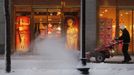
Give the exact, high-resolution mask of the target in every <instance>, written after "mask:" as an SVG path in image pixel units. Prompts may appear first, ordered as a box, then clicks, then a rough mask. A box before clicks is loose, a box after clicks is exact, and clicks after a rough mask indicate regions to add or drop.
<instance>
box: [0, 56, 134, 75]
mask: <svg viewBox="0 0 134 75" xmlns="http://www.w3.org/2000/svg"><path fill="white" fill-rule="evenodd" d="M26 57H27V58H26ZM33 57H34V58H33ZM92 59H94V58H92ZM133 59H134V58H133ZM112 60H113V61H121V60H122V56H117V57H113V58H110V59H107V60H106V61H112ZM133 61H134V60H132V62H133ZM66 62H67V61H65V60H64V61H63V60H44V59H41V58H40V59H38V57H35V56H24V57H12V72H11V73H10V74H7V73H6V72H5V60H4V59H0V75H82V74H80V72H79V71H78V70H77V69H76V67H77V65H78V64H68V63H66ZM59 63H61V64H59ZM87 66H88V67H90V70H89V72H90V73H89V75H133V74H134V64H116V63H112V64H111V63H87Z"/></svg>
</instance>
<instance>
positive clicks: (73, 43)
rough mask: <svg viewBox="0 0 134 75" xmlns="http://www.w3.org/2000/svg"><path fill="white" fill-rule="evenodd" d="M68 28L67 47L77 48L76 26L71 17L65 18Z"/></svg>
mask: <svg viewBox="0 0 134 75" xmlns="http://www.w3.org/2000/svg"><path fill="white" fill-rule="evenodd" d="M67 24H68V28H67V34H66V39H67V42H66V43H67V45H66V46H67V48H69V49H77V48H78V47H77V46H78V28H76V27H75V25H74V21H73V19H68V20H67Z"/></svg>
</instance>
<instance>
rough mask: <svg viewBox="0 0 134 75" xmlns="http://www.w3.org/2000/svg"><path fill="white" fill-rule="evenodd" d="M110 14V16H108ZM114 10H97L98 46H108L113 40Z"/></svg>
mask: <svg viewBox="0 0 134 75" xmlns="http://www.w3.org/2000/svg"><path fill="white" fill-rule="evenodd" d="M109 14H110V15H109ZM115 14H116V11H115V8H106V7H105V8H104V7H103V8H100V10H99V45H103V44H108V43H109V42H110V41H111V40H112V39H114V38H115V27H116V21H115V20H116V16H115Z"/></svg>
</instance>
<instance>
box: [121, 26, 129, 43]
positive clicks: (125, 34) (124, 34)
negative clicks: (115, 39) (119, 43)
mask: <svg viewBox="0 0 134 75" xmlns="http://www.w3.org/2000/svg"><path fill="white" fill-rule="evenodd" d="M119 40H123V43H124V44H128V43H130V35H129V32H128V31H127V29H126V28H125V29H123V30H122V35H121V36H120V37H119Z"/></svg>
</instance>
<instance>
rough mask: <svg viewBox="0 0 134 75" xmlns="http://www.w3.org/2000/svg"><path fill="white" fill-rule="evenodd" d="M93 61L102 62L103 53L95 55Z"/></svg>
mask: <svg viewBox="0 0 134 75" xmlns="http://www.w3.org/2000/svg"><path fill="white" fill-rule="evenodd" d="M95 59H96V61H97V62H104V60H105V56H104V54H103V53H99V52H98V53H96V56H95Z"/></svg>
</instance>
